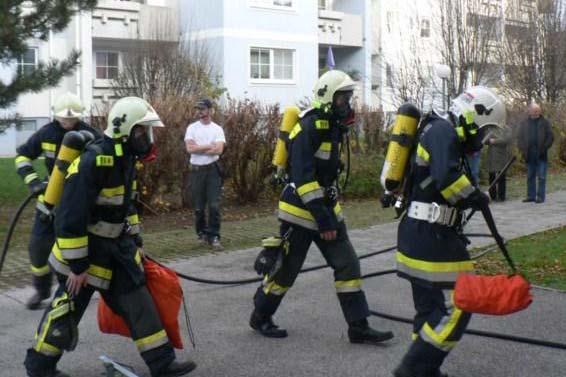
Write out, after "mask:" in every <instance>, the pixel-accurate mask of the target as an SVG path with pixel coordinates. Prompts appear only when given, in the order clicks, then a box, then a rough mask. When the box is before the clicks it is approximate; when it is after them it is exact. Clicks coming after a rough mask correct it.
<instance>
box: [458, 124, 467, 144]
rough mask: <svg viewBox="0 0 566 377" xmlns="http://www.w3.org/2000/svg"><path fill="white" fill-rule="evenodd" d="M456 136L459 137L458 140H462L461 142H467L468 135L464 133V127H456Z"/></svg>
mask: <svg viewBox="0 0 566 377" xmlns="http://www.w3.org/2000/svg"><path fill="white" fill-rule="evenodd" d="M456 134H457V135H458V140H460V141H465V140H466V134H465V132H464V127H462V126H458V127H456Z"/></svg>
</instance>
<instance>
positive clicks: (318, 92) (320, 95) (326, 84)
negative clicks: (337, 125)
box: [314, 69, 356, 106]
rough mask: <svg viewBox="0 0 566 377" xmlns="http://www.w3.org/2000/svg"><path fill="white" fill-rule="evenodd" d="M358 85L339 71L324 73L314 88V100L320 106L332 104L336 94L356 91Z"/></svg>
mask: <svg viewBox="0 0 566 377" xmlns="http://www.w3.org/2000/svg"><path fill="white" fill-rule="evenodd" d="M355 87H356V83H355V82H354V80H352V79H351V78H350V76H348V75H347V74H346V73H344V72H342V71H339V70H337V69H333V70H330V71H328V72H326V73H324V74H323V75H322V76H320V78H319V79H318V81H317V82H316V85H315V86H314V100H315V102H316V103H318V105H319V106H328V105H331V104H332V100H333V98H334V93H336V92H341V91H349V90H354V88H355Z"/></svg>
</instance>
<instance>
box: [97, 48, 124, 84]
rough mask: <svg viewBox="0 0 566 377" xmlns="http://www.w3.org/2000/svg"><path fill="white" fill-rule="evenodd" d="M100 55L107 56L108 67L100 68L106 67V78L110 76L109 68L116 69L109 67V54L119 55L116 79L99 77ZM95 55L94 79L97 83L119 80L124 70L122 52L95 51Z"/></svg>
mask: <svg viewBox="0 0 566 377" xmlns="http://www.w3.org/2000/svg"><path fill="white" fill-rule="evenodd" d="M98 54H106V65H105V66H100V67H104V68H106V76H108V68H110V67H111V68H114V66H110V65H108V54H116V55H117V62H116V64H117V65H116V71H117V72H116V77H115V78H108V77H106V78H101V77H98V67H99V66H98ZM93 55H94V64H93V66H94V79H95V80H97V81H102V82H109V81H112V80H115V79H117V78H118V76H119V75H120V71H121V69H122V54H121V53H120V51H116V50H94V51H93Z"/></svg>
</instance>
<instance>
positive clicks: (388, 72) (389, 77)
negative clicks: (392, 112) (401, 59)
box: [385, 63, 393, 88]
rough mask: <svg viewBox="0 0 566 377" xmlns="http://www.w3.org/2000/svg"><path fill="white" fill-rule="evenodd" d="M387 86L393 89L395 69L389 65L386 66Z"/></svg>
mask: <svg viewBox="0 0 566 377" xmlns="http://www.w3.org/2000/svg"><path fill="white" fill-rule="evenodd" d="M385 85H387V86H388V87H389V88H393V68H392V67H391V64H389V63H388V64H386V65H385Z"/></svg>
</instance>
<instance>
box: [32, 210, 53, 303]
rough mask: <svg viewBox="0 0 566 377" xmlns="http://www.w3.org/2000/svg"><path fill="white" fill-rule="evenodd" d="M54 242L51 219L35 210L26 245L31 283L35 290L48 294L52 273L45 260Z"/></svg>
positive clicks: (44, 294) (43, 294)
mask: <svg viewBox="0 0 566 377" xmlns="http://www.w3.org/2000/svg"><path fill="white" fill-rule="evenodd" d="M53 243H55V230H54V228H53V220H52V219H46V218H45V217H44V216H42V213H41V212H40V211H37V210H36V211H35V219H34V223H33V228H32V231H31V237H30V241H29V246H28V252H29V260H30V263H31V272H32V283H33V286H34V288H35V289H36V291H37V292H39V293H40V294H41V295H42V296H48V295H49V294H50V292H51V282H52V280H53V274H52V273H51V270H50V268H49V264H48V263H47V260H48V259H49V254H50V253H51V248H52V247H53Z"/></svg>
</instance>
